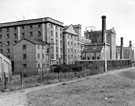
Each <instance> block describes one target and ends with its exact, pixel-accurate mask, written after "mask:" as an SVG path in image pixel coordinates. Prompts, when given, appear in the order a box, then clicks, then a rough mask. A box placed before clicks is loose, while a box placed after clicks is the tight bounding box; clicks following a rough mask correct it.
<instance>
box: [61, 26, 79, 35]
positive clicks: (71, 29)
mask: <svg viewBox="0 0 135 106" xmlns="http://www.w3.org/2000/svg"><path fill="white" fill-rule="evenodd" d="M64 33H69V34H73V35H78V34H77V33H76V31H75V29H74V27H73V25H70V26H65V27H64Z"/></svg>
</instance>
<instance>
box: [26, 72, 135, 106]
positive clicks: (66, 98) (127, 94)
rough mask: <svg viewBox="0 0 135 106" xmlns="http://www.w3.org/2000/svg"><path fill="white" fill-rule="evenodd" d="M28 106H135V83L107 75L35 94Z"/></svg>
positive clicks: (29, 100) (30, 94)
mask: <svg viewBox="0 0 135 106" xmlns="http://www.w3.org/2000/svg"><path fill="white" fill-rule="evenodd" d="M27 97H28V104H29V105H28V106H135V81H134V80H129V79H127V78H124V77H121V76H119V75H113V74H107V75H103V76H98V77H93V78H88V79H86V80H82V81H78V82H76V83H70V84H65V83H64V84H63V85H60V86H56V87H52V88H47V89H43V90H39V91H36V92H31V93H29V94H28V95H27Z"/></svg>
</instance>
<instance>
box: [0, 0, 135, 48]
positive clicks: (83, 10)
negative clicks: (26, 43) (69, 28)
mask: <svg viewBox="0 0 135 106" xmlns="http://www.w3.org/2000/svg"><path fill="white" fill-rule="evenodd" d="M102 15H106V16H107V19H106V20H107V22H106V23H107V29H110V28H112V27H115V30H116V33H117V35H116V41H117V45H119V44H120V37H124V46H128V42H129V40H132V42H133V44H134V45H135V0H0V23H3V22H10V21H18V20H23V19H33V18H42V17H51V18H54V19H56V20H59V21H62V22H64V25H70V24H81V25H82V29H83V31H84V29H85V27H86V26H95V27H96V29H97V30H99V29H101V16H102Z"/></svg>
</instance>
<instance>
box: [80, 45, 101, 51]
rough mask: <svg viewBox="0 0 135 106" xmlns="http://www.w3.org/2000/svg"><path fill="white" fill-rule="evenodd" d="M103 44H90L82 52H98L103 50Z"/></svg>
mask: <svg viewBox="0 0 135 106" xmlns="http://www.w3.org/2000/svg"><path fill="white" fill-rule="evenodd" d="M102 48H103V46H89V47H87V48H86V49H84V50H83V51H82V53H96V52H101V50H102Z"/></svg>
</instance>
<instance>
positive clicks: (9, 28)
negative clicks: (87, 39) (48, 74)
mask: <svg viewBox="0 0 135 106" xmlns="http://www.w3.org/2000/svg"><path fill="white" fill-rule="evenodd" d="M62 32H63V23H62V22H60V21H57V20H55V19H52V18H49V17H46V18H39V19H31V20H22V21H16V22H8V23H1V24H0V52H1V53H3V54H4V55H5V56H7V57H8V58H10V59H11V60H12V61H14V51H13V46H14V44H16V43H17V42H18V41H19V40H21V39H22V38H26V39H28V40H31V41H36V40H42V41H44V42H48V43H50V44H49V45H48V48H50V50H49V51H50V53H49V54H50V64H54V63H58V62H59V59H58V58H60V56H61V57H63V54H62V52H63V46H61V45H62V43H63V41H62Z"/></svg>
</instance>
